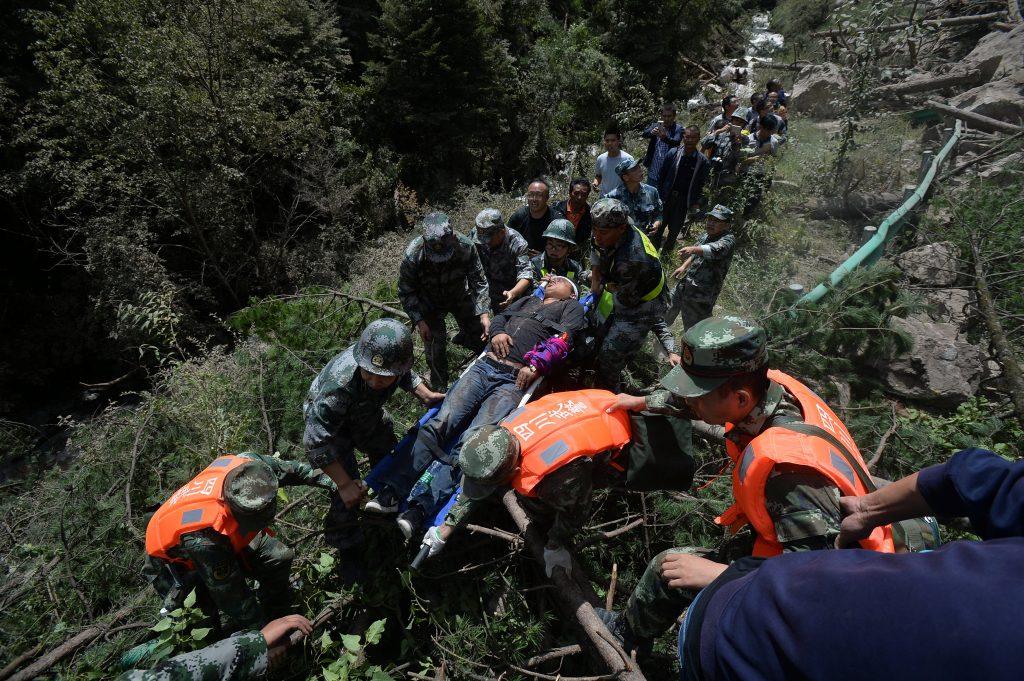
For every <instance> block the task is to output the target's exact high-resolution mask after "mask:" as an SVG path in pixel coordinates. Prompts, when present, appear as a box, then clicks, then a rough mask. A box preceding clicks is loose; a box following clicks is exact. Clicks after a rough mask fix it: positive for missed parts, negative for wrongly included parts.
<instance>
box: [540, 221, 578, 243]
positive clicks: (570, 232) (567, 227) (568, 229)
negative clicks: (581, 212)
mask: <svg viewBox="0 0 1024 681" xmlns="http://www.w3.org/2000/svg"><path fill="white" fill-rule="evenodd" d="M541 236H542V237H544V238H545V239H558V240H559V241H564V242H566V243H568V244H572V245H573V246H575V245H576V227H575V226H574V225H573V224H572V223H571V222H569V221H568V220H566V219H565V218H558V219H556V220H552V221H551V223H550V224H548V228H547V229H545V230H544V233H543V234H542V235H541Z"/></svg>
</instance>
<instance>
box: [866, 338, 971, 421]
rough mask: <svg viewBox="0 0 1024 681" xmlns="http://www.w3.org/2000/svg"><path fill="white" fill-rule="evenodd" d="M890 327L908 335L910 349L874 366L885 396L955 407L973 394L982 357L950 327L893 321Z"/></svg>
mask: <svg viewBox="0 0 1024 681" xmlns="http://www.w3.org/2000/svg"><path fill="white" fill-rule="evenodd" d="M890 326H891V328H892V329H894V330H896V331H901V332H904V333H907V334H909V335H910V337H911V338H912V339H913V341H914V347H913V348H912V349H911V350H910V351H909V352H908V353H907V354H905V355H901V356H900V357H897V358H895V359H893V360H891V361H890V362H888V363H886V364H881V363H875V366H876V368H877V369H878V370H879V374H880V378H881V379H882V381H883V382H884V383H885V388H886V390H887V391H888V392H891V393H893V394H895V395H897V396H899V397H903V398H906V399H911V400H918V401H921V402H930V403H933V404H936V405H939V406H943V407H953V406H956V405H958V404H960V403H961V402H963V401H964V400H967V399H968V398H970V397H972V396H973V395H974V394H975V393H977V391H978V388H979V387H980V385H981V379H982V376H983V374H984V371H985V354H984V353H983V352H982V351H981V349H980V348H978V347H977V346H974V345H971V344H970V343H968V342H967V341H965V340H963V339H962V338H961V337H960V336H959V335H958V333H957V327H956V326H955V325H954V324H943V323H937V322H929V321H926V320H922V319H918V318H911V319H900V318H894V319H892V321H891V322H890Z"/></svg>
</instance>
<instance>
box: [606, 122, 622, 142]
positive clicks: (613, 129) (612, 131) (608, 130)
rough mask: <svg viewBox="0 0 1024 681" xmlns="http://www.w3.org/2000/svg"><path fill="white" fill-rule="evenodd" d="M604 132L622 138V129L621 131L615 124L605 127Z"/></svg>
mask: <svg viewBox="0 0 1024 681" xmlns="http://www.w3.org/2000/svg"><path fill="white" fill-rule="evenodd" d="M604 134H605V136H607V135H615V136H616V137H618V138H619V139H620V140H621V139H622V131H621V130H619V129H618V128H617V127H615V126H614V125H612V126H609V127H607V128H605V131H604Z"/></svg>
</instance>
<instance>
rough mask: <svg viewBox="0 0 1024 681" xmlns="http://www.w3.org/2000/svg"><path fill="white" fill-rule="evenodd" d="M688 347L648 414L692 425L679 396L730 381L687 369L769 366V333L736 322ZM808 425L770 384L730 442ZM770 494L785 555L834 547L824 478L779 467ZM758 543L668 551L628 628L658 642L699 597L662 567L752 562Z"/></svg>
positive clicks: (710, 328)
mask: <svg viewBox="0 0 1024 681" xmlns="http://www.w3.org/2000/svg"><path fill="white" fill-rule="evenodd" d="M731 339H735V340H736V344H735V345H734V346H732V347H726V348H725V351H723V350H722V349H720V348H721V346H722V345H723V344H726V345H727V346H728V343H729V341H730V340H731ZM683 346H684V347H683V358H684V366H679V367H676V368H674V369H673V370H672V371H671V372H669V374H668V375H667V376H665V377H664V378H663V379H662V385H664V386H665V387H666V388H667V390H659V391H656V392H654V393H652V394H651V395H648V396H647V397H646V398H645V401H646V407H647V409H648V410H649V411H652V412H655V413H663V414H672V415H675V416H680V417H687V416H689V417H693V412H692V411H691V410H690V408H689V407H688V406H687V405H686V403H685V402H684V400H683V399H682V398H681V397H680V396H679V395H678V394H677V391H679V390H680V387H679V386H680V385H681V382H687V383H688V384H690V385H691V387H692V386H693V385H695V386H697V388H698V389H699V390H705V391H708V392H709V391H710V390H713V389H714V387H716V386H717V384H720V383H722V382H724V380H726V379H725V378H721V377H712V378H701V377H694V376H692V375H690V374H687V373H686V372H685V369H684V367H685V366H686V365H688V364H691V363H700V364H704V365H717V366H718V367H720V368H721V369H722V370H723V371H731V372H733V373H734V374H740V373H745V372H749V371H754V370H756V369H758V368H760V367H763V366H764V365H765V363H766V362H767V358H766V354H765V337H764V331H763V330H759V329H758V327H756V326H755V325H754V324H753V323H751V322H748V321H745V320H743V319H740V318H737V317H715V318H713V319H710V320H706V321H705V322H704V323H702V324H699V325H698V326H696V327H695V328H693V329H690V330H688V331H687V332H686V333H685V334H684V336H683ZM702 355H703V357H702ZM694 358H696V360H695V359H694ZM802 418H803V417H802V414H801V412H800V407H799V406H798V404H797V403H796V401H795V400H794V399H793V398H792V396H790V394H789V393H788V392H786V390H785V388H783V387H782V386H781V385H779V384H778V383H775V382H774V381H770V383H769V387H768V390H767V391H766V393H765V395H764V397H763V398H762V399H761V402H760V403H759V404H758V405H757V406H756V407H754V409H753V410H752V411H751V412H750V414H748V415H747V417H746V418H745V419H744V420H743V421H741V422H739V423H736V424H734V427H733V429H731V430H730V431H729V433H728V434H727V435H726V437H728V438H730V439H732V440H733V441H734V442H736V443H745V442H747V441H749V439H750V438H751V437H754V436H757V435H759V434H760V433H761V432H763V431H764V430H766V429H767V428H769V427H771V426H772V425H773V424H774V423H779V422H793V421H801V420H802ZM764 493H765V500H766V506H767V510H768V515H769V516H770V517H771V519H772V522H773V523H774V524H775V531H776V534H777V536H778V539H779V542H780V543H781V544H782V546H783V551H785V552H796V551H814V550H821V549H830V548H833V547H834V546H835V539H836V537H837V536H838V534H839V524H840V521H841V516H840V511H839V488H837V487H836V486H835V485H834V484H833V483H832V482H831V481H830V480H828V478H826V477H825V476H824V475H821V474H819V473H817V472H814V471H812V470H809V469H805V468H802V467H789V466H777V467H776V468H775V470H773V471H772V473H771V474H770V476H769V478H768V481H767V483H766V485H765V492H764ZM753 541H754V536H753V533H751V532H746V531H741V533H739V534H738V535H734V536H733V537H732V538H730V540H728V541H727V542H726V543H725V544H724V545H723V546H722V547H721V548H720V549H719V550H717V551H709V550H707V549H700V548H693V547H683V548H673V549H669V550H667V551H662V552H661V553H659V554H658V555H657V556H655V557H654V559H653V560H651V562H650V563H649V564H648V565H647V569H646V570H645V571H644V574H643V576H642V577H641V578H640V581H639V583H638V584H637V586H636V588H635V589H634V590H633V593H632V594H631V595H630V597H629V602H628V604H627V605H626V610H625V615H626V620H627V622H628V623H629V625H630V627H631V629H632V631H633V633H634V634H635V635H636V636H639V637H643V638H653V637H656V636H659V635H660V634H661V633H663V632H664V631H665V630H666V629H667V628H668V627H669V626H671V625H672V623H673V622H674V621H675V620H676V618H677V617H678V616H679V614H680V613H681V612H682V611H683V610H684V609H685V608H687V607H688V606H689V604H690V603H691V602H692V601H693V599H694V598H695V597H696V595H697V593H698V592H695V591H690V590H687V589H673V588H670V587H668V586H667V585H666V584H665V583H664V582H663V581H662V579H661V574H660V572H661V562H662V560H663V559H664V558H665V557H666V556H668V555H669V554H673V553H688V554H698V555H703V556H704V557H706V558H710V559H711V560H716V561H718V562H721V563H728V562H731V561H733V560H735V559H737V558H740V557H741V556H742V555H747V554H749V552H750V551H751V550H752V549H753Z"/></svg>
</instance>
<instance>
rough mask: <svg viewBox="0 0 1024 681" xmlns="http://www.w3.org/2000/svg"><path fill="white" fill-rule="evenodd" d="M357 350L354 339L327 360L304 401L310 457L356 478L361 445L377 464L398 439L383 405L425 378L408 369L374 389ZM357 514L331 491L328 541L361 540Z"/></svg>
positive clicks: (341, 544) (348, 542)
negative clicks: (364, 374)
mask: <svg viewBox="0 0 1024 681" xmlns="http://www.w3.org/2000/svg"><path fill="white" fill-rule="evenodd" d="M355 350H356V345H352V346H351V347H349V348H348V349H346V350H345V351H344V352H342V353H340V354H338V355H337V356H335V357H334V358H333V359H332V360H331V361H330V362H328V363H327V366H325V367H324V368H323V369H322V370H321V371H320V374H319V375H318V376H317V377H316V378H315V379H314V380H313V384H312V385H311V386H310V388H309V393H308V394H307V395H306V400H305V402H304V403H303V405H302V414H303V416H304V417H305V420H306V430H305V432H304V433H303V436H302V444H303V445H304V446H305V448H306V453H307V455H308V456H309V461H310V463H312V464H313V465H314V466H317V467H319V468H323V467H324V466H326V465H328V464H330V463H333V462H335V461H338V462H339V463H341V465H342V467H343V468H344V469H345V472H346V473H347V474H348V475H349V477H351V478H352V479H353V480H355V479H359V478H360V477H362V476H361V475H359V466H358V464H357V463H356V455H355V450H356V449H357V448H358V449H360V450H361V451H363V452H365V453H366V454H367V455H368V456H369V459H370V465H371V466H373V465H375V464H376V463H377V462H378V461H380V460H381V459H382V458H384V456H386V455H387V454H388V453H389V452H390V451H391V450H392V448H394V446H395V444H396V443H397V439H396V438H395V431H394V426H393V424H392V421H391V415H390V414H388V412H387V410H386V409H385V408H384V405H385V404H386V403H387V401H388V400H389V399H391V396H392V395H393V394H394V393H395V390H397V389H398V388H402V389H403V390H407V391H409V392H412V391H413V390H415V389H416V386H418V385H419V384H420V383H422V382H423V380H422V379H421V378H420V377H419V376H418V375H417V374H416V372H415V371H412V370H411V369H410V370H408V371H406V372H404V373H403V374H402V375H401V376H400V377H399V379H398V380H397V381H395V382H394V383H393V384H391V386H390V387H389V388H387V389H386V390H373V389H371V388H370V387H369V386H368V385H367V384H366V382H365V381H364V380H363V378H362V375H361V374H360V372H359V371H358V368H359V365H358V362H357V361H356V357H355ZM357 516H358V509H348V508H345V504H344V503H343V502H342V501H341V499H340V498H338V495H337V494H335V495H332V496H331V507H330V509H329V510H328V511H327V517H326V518H325V520H324V521H325V524H326V526H327V528H328V533H327V535H326V537H325V538H326V540H327V542H328V543H329V544H330V545H332V546H335V547H337V548H346V547H349V546H352V545H353V544H356V543H358V542H359V540H360V539H361V535H360V533H359V530H358V528H357V527H355V526H354V525H353V523H354V521H355V520H356V518H357ZM339 525H340V526H341V527H340V528H339V527H338V526H339ZM346 525H347V526H348V527H345V526H346ZM332 527H335V528H336V529H334V530H331V529H330V528H332Z"/></svg>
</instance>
